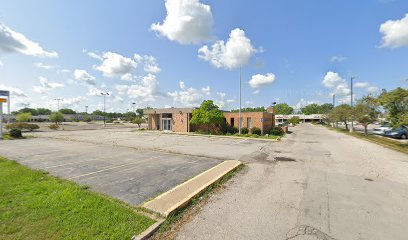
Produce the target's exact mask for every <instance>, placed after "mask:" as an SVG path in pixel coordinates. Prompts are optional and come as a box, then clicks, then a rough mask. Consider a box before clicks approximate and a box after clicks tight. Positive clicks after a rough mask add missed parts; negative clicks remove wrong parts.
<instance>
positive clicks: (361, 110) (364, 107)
mask: <svg viewBox="0 0 408 240" xmlns="http://www.w3.org/2000/svg"><path fill="white" fill-rule="evenodd" d="M378 114H379V111H378V103H377V101H376V99H375V98H373V97H371V96H366V97H363V98H362V99H360V100H359V101H358V102H357V105H356V106H355V107H354V109H353V117H354V119H355V120H357V122H359V123H360V124H361V125H363V126H364V134H365V135H367V134H368V132H367V126H368V124H370V123H373V122H375V121H376V120H377V119H378Z"/></svg>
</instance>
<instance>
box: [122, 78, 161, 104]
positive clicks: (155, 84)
mask: <svg viewBox="0 0 408 240" xmlns="http://www.w3.org/2000/svg"><path fill="white" fill-rule="evenodd" d="M116 89H117V90H120V91H119V93H120V92H122V93H124V92H125V91H126V93H127V95H128V97H129V98H131V99H133V100H137V101H138V102H154V101H155V100H156V98H157V97H158V96H159V95H160V93H159V81H157V79H156V76H155V75H153V74H150V73H149V74H147V76H144V77H142V78H141V79H140V82H139V83H138V84H132V85H129V86H126V87H125V85H116Z"/></svg>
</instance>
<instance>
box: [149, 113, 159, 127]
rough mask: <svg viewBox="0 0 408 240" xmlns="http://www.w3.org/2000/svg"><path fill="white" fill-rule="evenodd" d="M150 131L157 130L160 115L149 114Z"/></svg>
mask: <svg viewBox="0 0 408 240" xmlns="http://www.w3.org/2000/svg"><path fill="white" fill-rule="evenodd" d="M149 120H150V121H151V123H150V126H149V127H150V130H157V122H158V120H159V114H149Z"/></svg>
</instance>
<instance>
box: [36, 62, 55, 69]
mask: <svg viewBox="0 0 408 240" xmlns="http://www.w3.org/2000/svg"><path fill="white" fill-rule="evenodd" d="M34 66H36V67H38V68H42V69H46V70H49V69H53V68H56V66H53V65H48V64H45V63H42V62H37V63H34Z"/></svg>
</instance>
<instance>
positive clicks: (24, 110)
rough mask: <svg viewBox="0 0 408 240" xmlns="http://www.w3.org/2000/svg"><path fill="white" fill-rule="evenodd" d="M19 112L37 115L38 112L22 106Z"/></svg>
mask: <svg viewBox="0 0 408 240" xmlns="http://www.w3.org/2000/svg"><path fill="white" fill-rule="evenodd" d="M18 112H19V113H31V115H33V116H37V115H38V112H37V110H35V109H34V108H22V109H20V110H18Z"/></svg>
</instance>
